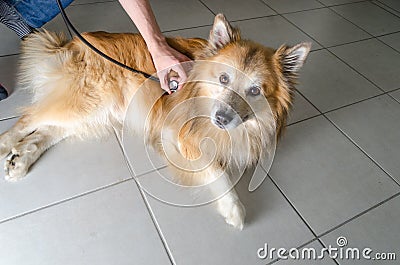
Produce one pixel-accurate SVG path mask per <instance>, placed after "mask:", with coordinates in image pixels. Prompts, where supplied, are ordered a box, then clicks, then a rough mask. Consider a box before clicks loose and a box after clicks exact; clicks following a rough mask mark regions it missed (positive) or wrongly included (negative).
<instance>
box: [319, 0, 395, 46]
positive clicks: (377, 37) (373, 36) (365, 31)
mask: <svg viewBox="0 0 400 265" xmlns="http://www.w3.org/2000/svg"><path fill="white" fill-rule="evenodd" d="M316 1H318V0H316ZM368 3H371V4H372V5H374V6H376V7H379V8H381V9H382V10H384V11H385V12H388V11H387V10H386V9H384V8H382V7H380V6H379V5H376V4H375V3H373V2H371V1H368ZM327 8H329V10H331V11H332V12H334V13H335V14H337V15H338V16H340V17H341V18H343V19H345V20H346V21H347V22H349V23H351V24H352V25H354V26H356V27H357V28H359V29H360V30H362V31H364V33H367V34H368V35H370V36H372V37H371V38H369V39H375V40H377V41H379V42H380V43H382V44H384V45H385V46H387V47H389V48H390V49H392V50H394V51H395V52H397V53H400V51H398V50H396V49H394V48H393V47H392V46H390V45H388V44H386V43H385V42H383V41H382V40H380V39H379V37H382V36H386V35H390V34H395V33H398V32H400V31H394V32H390V33H385V34H380V35H376V36H375V35H374V34H372V33H369V32H368V31H367V30H365V29H363V28H362V27H361V26H359V25H357V24H356V23H354V22H352V21H351V20H349V19H348V18H346V17H344V16H343V15H342V14H340V13H338V12H337V11H336V10H334V9H332V8H331V7H329V6H327ZM388 13H390V12H388ZM390 14H391V13H390ZM392 15H393V14H392ZM396 17H398V16H396ZM398 18H400V17H398ZM361 41H362V40H361ZM342 45H344V44H342ZM339 46H340V45H339Z"/></svg>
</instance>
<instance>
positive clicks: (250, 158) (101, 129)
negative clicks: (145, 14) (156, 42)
mask: <svg viewBox="0 0 400 265" xmlns="http://www.w3.org/2000/svg"><path fill="white" fill-rule="evenodd" d="M84 37H85V38H86V39H87V40H88V41H89V42H91V43H92V44H93V45H94V46H95V47H97V48H98V49H100V50H101V51H103V52H105V53H106V54H107V55H109V56H111V57H112V58H114V59H116V60H118V61H121V62H123V63H125V64H127V65H129V66H131V67H133V68H135V69H139V70H141V71H143V72H147V73H154V72H155V69H154V65H153V63H152V58H151V55H150V53H149V51H148V50H147V48H146V44H145V42H144V40H143V39H142V37H141V36H140V35H138V34H110V33H105V32H95V33H85V34H84ZM168 43H169V44H170V45H171V46H172V47H174V48H175V49H177V50H179V51H181V52H182V53H184V54H186V55H187V56H188V57H190V58H192V59H196V60H206V61H209V62H214V64H211V65H208V64H207V63H196V62H195V63H194V67H193V69H192V71H191V72H190V74H189V78H188V81H189V82H188V83H186V84H185V86H184V88H183V89H181V90H180V91H178V92H176V93H173V94H172V95H163V92H162V90H161V88H160V86H159V84H158V83H156V82H154V81H149V80H147V81H145V78H144V77H143V76H142V75H140V74H135V73H132V72H130V71H127V70H125V69H123V68H121V67H119V66H117V65H114V64H112V63H110V62H109V61H107V60H104V59H103V58H101V57H99V55H98V54H96V53H94V52H93V51H92V50H91V49H89V48H88V47H87V46H85V45H84V44H83V43H82V42H81V41H79V40H78V39H76V38H75V39H73V40H72V41H68V40H67V39H66V38H64V37H62V36H61V35H56V34H54V33H50V32H47V31H44V32H40V33H35V34H32V35H31V36H30V37H29V38H27V40H25V41H24V43H23V45H22V49H23V50H22V55H21V69H20V74H19V84H20V85H21V86H22V87H26V88H28V89H32V91H33V94H34V98H33V104H32V105H31V106H30V107H28V108H26V109H25V110H24V112H23V115H22V117H21V118H20V119H19V121H18V122H17V123H16V124H15V125H14V127H12V128H11V129H10V130H9V131H8V132H5V133H3V134H2V135H0V158H1V157H4V156H6V155H8V154H9V156H8V159H7V160H6V164H5V171H6V179H7V180H9V181H16V180H18V179H20V178H22V177H23V176H25V175H26V173H27V171H28V169H29V167H30V166H31V165H32V164H33V163H34V162H35V161H36V160H37V159H38V158H39V157H40V155H41V154H42V153H43V152H44V151H45V150H46V149H48V148H49V147H51V146H52V145H54V144H56V143H58V142H59V141H61V140H63V139H65V138H68V137H79V138H88V137H99V136H103V135H107V133H108V132H109V131H110V130H111V129H112V128H113V127H118V126H120V125H121V124H122V123H123V121H124V117H125V114H126V112H127V109H128V105H129V104H130V102H131V101H133V102H132V104H131V107H130V111H129V113H130V115H133V117H132V121H133V125H132V130H134V131H136V132H137V133H139V135H142V136H143V137H145V139H146V140H147V142H148V143H151V144H152V145H153V147H154V148H155V149H157V150H158V151H160V153H161V154H165V153H166V152H167V153H168V157H169V158H170V157H171V156H172V157H174V156H175V157H176V160H179V159H180V158H182V157H183V158H184V159H183V160H185V159H186V160H187V161H189V162H188V163H187V164H186V165H185V167H186V166H188V165H189V167H190V164H191V163H192V162H193V161H196V160H198V158H199V157H202V159H203V160H204V161H206V160H207V161H208V160H209V159H211V157H212V158H213V159H212V161H211V160H210V161H211V163H209V165H208V166H207V167H206V168H204V169H202V170H194V171H191V170H187V169H182V167H179V166H176V165H171V169H172V170H173V172H174V174H175V176H177V178H178V179H180V180H181V181H182V182H185V183H189V184H192V185H193V184H204V183H208V182H210V181H213V180H214V179H215V178H217V177H222V178H225V179H226V187H229V186H230V182H229V181H230V180H229V176H228V175H227V173H226V169H227V168H229V167H230V166H231V165H233V164H234V165H236V166H239V167H248V166H250V165H253V164H255V163H256V162H257V161H258V160H259V159H260V157H261V155H262V152H263V150H264V149H266V148H267V147H268V145H269V144H271V142H270V141H269V140H268V138H269V137H270V136H271V135H274V136H273V137H275V135H276V137H279V135H280V134H281V131H282V129H283V128H284V126H285V122H286V118H287V115H288V111H289V109H290V107H291V104H292V101H293V91H294V84H295V81H296V77H297V73H298V70H299V68H300V67H301V66H302V64H303V62H304V60H305V58H306V56H307V54H308V52H309V49H310V44H299V45H297V46H294V47H287V46H282V47H280V48H279V49H278V50H273V49H271V48H267V47H263V46H261V45H259V44H256V43H254V42H252V41H249V40H243V39H241V37H240V34H239V31H238V30H237V29H235V28H232V27H231V26H230V25H229V23H228V22H227V21H226V19H225V17H224V16H223V15H217V16H216V18H215V21H214V26H213V29H212V30H211V32H210V38H209V40H208V41H206V40H203V39H183V38H170V39H168ZM215 65H216V66H215ZM224 68H226V69H224ZM231 69H236V70H237V71H236V72H235V71H233V72H232V70H231ZM225 72H227V73H228V74H227V75H228V77H229V78H230V79H229V80H228V82H229V84H228V85H226V84H220V80H219V78H220V76H221V73H225ZM238 73H242V74H243V75H246V76H248V77H249V78H248V80H244V79H243V78H239V77H238V75H239V74H238ZM225 74H226V73H225ZM196 80H210V81H211V82H209V83H204V82H197V81H196ZM191 81H192V82H191ZM223 81H224V82H225V81H226V80H225V79H223ZM225 85H226V86H229V87H230V89H228V88H226V86H225ZM139 88H141V89H139ZM249 88H253V89H254V90H252V91H253V92H252V93H254V95H249V92H248V91H249ZM257 89H259V90H260V95H257V93H256V92H258V90H257ZM254 91H255V92H254ZM205 98H211V99H215V100H216V101H223V102H225V103H226V104H227V105H228V107H227V106H222V105H221V104H219V103H218V104H217V103H215V104H214V103H210V102H206V101H204V102H203V101H202V99H205ZM190 99H198V100H195V101H193V104H186V105H185V104H184V103H185V101H187V100H190ZM262 99H264V100H265V99H266V100H267V101H268V103H269V105H270V108H271V110H272V112H268V109H267V108H266V106H265V105H263V104H261V103H259V102H261V101H262ZM176 106H181V110H179V112H178V114H179V115H176V114H175V115H173V117H170V118H168V115H169V113H171V112H173V111H174V108H175V107H176ZM250 107H251V108H250ZM200 109H201V110H202V111H204V112H205V113H207V112H208V113H209V114H210V116H215V117H217V118H216V119H214V118H213V117H211V119H210V118H204V117H202V118H198V119H190V117H192V116H193V115H195V114H196V110H200ZM221 113H222V114H221ZM232 113H235V114H232ZM218 115H220V116H218ZM221 115H222V116H221ZM235 115H236V116H235ZM234 116H235V117H234ZM220 118H221V119H223V120H222V123H221V121H220V123H217V124H216V120H218V119H220ZM224 119H225V120H224ZM230 120H232V122H231V121H230ZM217 125H218V126H217ZM224 126H225V127H224ZM275 133H276V134H275ZM161 135H162V136H161ZM205 138H211V139H212V140H213V142H214V144H215V145H212V146H213V147H215V148H214V149H213V150H211V149H212V148H211V149H210V150H208V147H207V145H206V146H205V147H204V146H203V147H202V148H201V149H200V148H199V145H200V143H201V141H202V140H203V139H205ZM232 141H233V142H234V143H235V144H233V145H232ZM228 149H230V150H228ZM197 162H199V161H197ZM193 163H194V162H193ZM218 209H219V211H220V213H221V214H222V215H223V217H224V218H225V219H226V222H227V223H229V224H231V225H233V226H235V227H237V228H240V229H241V228H242V227H243V223H244V216H245V210H244V207H243V205H242V204H241V203H240V201H239V199H238V196H237V194H236V192H235V190H234V189H231V190H230V191H229V192H228V193H226V194H225V195H224V196H223V197H222V198H220V199H219V200H218Z"/></svg>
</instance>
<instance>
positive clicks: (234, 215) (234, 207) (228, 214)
mask: <svg viewBox="0 0 400 265" xmlns="http://www.w3.org/2000/svg"><path fill="white" fill-rule="evenodd" d="M219 212H220V213H221V214H222V216H223V217H224V218H225V222H226V223H227V224H229V225H232V226H233V227H235V228H237V229H240V230H242V229H243V225H244V219H245V217H246V210H245V208H244V206H243V204H242V203H241V202H240V201H239V200H235V201H233V202H230V203H229V204H228V203H224V202H221V203H220V204H219Z"/></svg>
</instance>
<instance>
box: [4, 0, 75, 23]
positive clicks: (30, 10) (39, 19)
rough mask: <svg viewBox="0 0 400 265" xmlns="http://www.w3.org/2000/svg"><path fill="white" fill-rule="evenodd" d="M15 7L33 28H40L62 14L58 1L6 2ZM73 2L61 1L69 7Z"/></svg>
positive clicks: (68, 0)
mask: <svg viewBox="0 0 400 265" xmlns="http://www.w3.org/2000/svg"><path fill="white" fill-rule="evenodd" d="M5 1H6V2H7V3H8V4H9V5H10V6H13V7H14V8H15V9H16V10H17V11H18V13H19V14H20V15H21V17H23V18H24V20H25V21H26V23H27V24H28V25H29V26H31V27H33V28H40V27H42V26H43V25H44V24H46V23H47V22H49V21H50V20H52V19H53V18H54V17H55V16H57V15H58V14H59V13H60V9H59V8H58V5H57V1H56V0H24V1H21V0H5ZM72 1H73V0H61V3H62V5H63V7H64V8H65V7H67V6H68V5H69V4H71V3H72Z"/></svg>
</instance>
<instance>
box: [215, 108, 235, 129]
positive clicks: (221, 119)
mask: <svg viewBox="0 0 400 265" xmlns="http://www.w3.org/2000/svg"><path fill="white" fill-rule="evenodd" d="M215 119H216V121H217V123H218V124H220V125H223V126H226V125H227V124H228V123H230V122H231V121H232V120H233V117H232V116H231V115H228V114H227V113H226V112H225V111H217V113H215Z"/></svg>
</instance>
